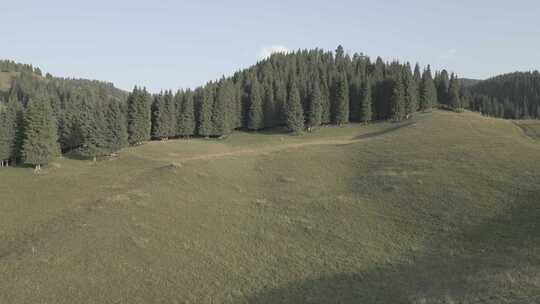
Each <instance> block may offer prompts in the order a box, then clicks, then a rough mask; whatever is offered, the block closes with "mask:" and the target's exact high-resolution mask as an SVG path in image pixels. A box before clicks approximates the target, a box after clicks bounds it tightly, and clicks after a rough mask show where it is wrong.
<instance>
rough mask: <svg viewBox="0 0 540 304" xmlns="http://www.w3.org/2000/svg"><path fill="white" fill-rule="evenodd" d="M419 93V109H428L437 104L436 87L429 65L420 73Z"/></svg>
mask: <svg viewBox="0 0 540 304" xmlns="http://www.w3.org/2000/svg"><path fill="white" fill-rule="evenodd" d="M420 93H421V94H420V110H422V111H427V110H430V109H431V108H432V107H433V106H434V105H435V104H437V89H436V87H435V83H434V81H433V78H432V76H431V68H430V66H429V65H428V67H427V69H426V70H425V71H424V73H423V75H422V84H421V92H420Z"/></svg>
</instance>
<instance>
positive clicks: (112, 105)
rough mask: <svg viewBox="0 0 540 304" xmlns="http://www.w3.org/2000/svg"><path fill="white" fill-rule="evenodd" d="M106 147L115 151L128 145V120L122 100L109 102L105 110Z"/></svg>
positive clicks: (107, 149) (110, 151) (109, 151)
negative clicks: (123, 109)
mask: <svg viewBox="0 0 540 304" xmlns="http://www.w3.org/2000/svg"><path fill="white" fill-rule="evenodd" d="M105 126H106V129H105V132H104V133H105V135H106V136H105V148H106V151H107V152H108V153H114V152H117V151H118V150H120V149H122V148H124V147H126V146H127V145H128V132H127V121H126V117H125V115H124V113H123V111H122V106H121V104H120V102H118V101H115V100H111V101H109V102H108V106H107V111H106V112H105Z"/></svg>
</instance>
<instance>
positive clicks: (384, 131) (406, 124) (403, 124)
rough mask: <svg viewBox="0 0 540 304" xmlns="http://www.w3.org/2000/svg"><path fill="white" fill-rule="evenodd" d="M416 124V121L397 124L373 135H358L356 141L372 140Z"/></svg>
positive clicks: (372, 133)
mask: <svg viewBox="0 0 540 304" xmlns="http://www.w3.org/2000/svg"><path fill="white" fill-rule="evenodd" d="M415 123H417V121H416V120H412V121H406V122H402V123H398V124H396V125H395V126H392V127H389V128H386V129H384V130H381V131H377V132H371V133H366V134H361V135H358V136H356V137H355V138H354V139H355V140H357V139H366V138H372V137H376V136H380V135H384V134H388V133H392V132H395V131H397V130H399V129H402V128H405V127H408V126H411V125H414V124H415Z"/></svg>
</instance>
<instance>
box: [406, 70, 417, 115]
mask: <svg viewBox="0 0 540 304" xmlns="http://www.w3.org/2000/svg"><path fill="white" fill-rule="evenodd" d="M403 85H404V88H405V90H404V92H405V113H406V115H407V116H408V115H411V114H413V113H415V112H416V111H417V110H418V95H417V93H418V87H417V85H416V81H415V80H414V76H413V75H412V74H411V71H410V69H408V68H405V72H404V74H403Z"/></svg>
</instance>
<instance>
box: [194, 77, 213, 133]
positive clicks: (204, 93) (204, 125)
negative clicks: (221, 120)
mask: <svg viewBox="0 0 540 304" xmlns="http://www.w3.org/2000/svg"><path fill="white" fill-rule="evenodd" d="M213 86H214V85H213V84H209V85H207V87H206V88H204V89H199V91H198V94H197V96H198V99H199V102H198V104H199V114H198V115H197V117H198V121H197V133H198V134H199V135H200V136H204V137H208V136H210V135H212V130H213V126H212V108H213V106H214V90H213Z"/></svg>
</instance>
